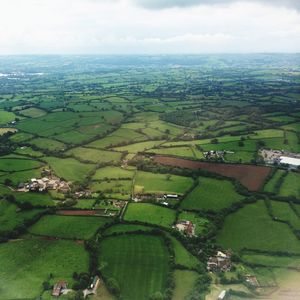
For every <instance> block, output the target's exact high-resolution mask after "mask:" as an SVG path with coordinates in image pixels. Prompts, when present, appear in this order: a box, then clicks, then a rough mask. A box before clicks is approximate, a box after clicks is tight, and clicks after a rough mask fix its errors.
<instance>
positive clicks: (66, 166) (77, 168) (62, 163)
mask: <svg viewBox="0 0 300 300" xmlns="http://www.w3.org/2000/svg"><path fill="white" fill-rule="evenodd" d="M43 160H44V161H45V162H46V163H47V164H48V165H49V166H50V167H51V169H53V170H54V172H55V174H56V175H57V176H58V177H60V178H64V179H66V180H70V181H82V180H84V178H86V176H87V175H88V174H89V173H90V172H91V171H92V170H93V169H94V168H95V166H94V165H92V164H87V163H81V162H79V161H78V160H76V159H74V158H57V157H43Z"/></svg>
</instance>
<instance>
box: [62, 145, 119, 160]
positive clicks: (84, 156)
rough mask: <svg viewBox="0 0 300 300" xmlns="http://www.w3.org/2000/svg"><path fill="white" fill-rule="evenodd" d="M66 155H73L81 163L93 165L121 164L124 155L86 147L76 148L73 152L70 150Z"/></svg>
mask: <svg viewBox="0 0 300 300" xmlns="http://www.w3.org/2000/svg"><path fill="white" fill-rule="evenodd" d="M66 154H68V155H73V156H74V157H75V158H77V159H79V160H81V161H88V162H92V163H109V162H112V163H115V162H119V161H120V159H121V155H122V154H121V153H120V152H113V151H106V150H98V149H91V148H84V147H79V148H74V149H72V150H69V151H68V152H67V153H66Z"/></svg>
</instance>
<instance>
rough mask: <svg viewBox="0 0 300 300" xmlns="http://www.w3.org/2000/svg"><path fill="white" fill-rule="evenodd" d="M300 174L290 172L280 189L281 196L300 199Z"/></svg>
mask: <svg viewBox="0 0 300 300" xmlns="http://www.w3.org/2000/svg"><path fill="white" fill-rule="evenodd" d="M299 182H300V174H299V173H294V172H289V173H288V175H287V176H286V177H285V178H284V181H283V183H282V185H281V186H280V189H279V195H280V196H284V197H289V196H292V197H295V198H298V199H300V185H299Z"/></svg>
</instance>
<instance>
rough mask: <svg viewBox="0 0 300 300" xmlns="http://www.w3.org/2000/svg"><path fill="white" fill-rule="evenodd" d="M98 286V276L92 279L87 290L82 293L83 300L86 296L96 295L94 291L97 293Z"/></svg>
mask: <svg viewBox="0 0 300 300" xmlns="http://www.w3.org/2000/svg"><path fill="white" fill-rule="evenodd" d="M99 285H100V278H99V277H98V276H95V277H94V278H93V282H92V283H91V285H90V286H89V288H87V289H85V290H84V291H83V296H84V298H86V297H87V296H88V295H93V294H96V291H97V288H98V287H99Z"/></svg>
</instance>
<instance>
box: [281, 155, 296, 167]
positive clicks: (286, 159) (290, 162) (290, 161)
mask: <svg viewBox="0 0 300 300" xmlns="http://www.w3.org/2000/svg"><path fill="white" fill-rule="evenodd" d="M280 163H281V164H287V165H290V166H293V167H299V166H300V158H296V157H289V156H280Z"/></svg>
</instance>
